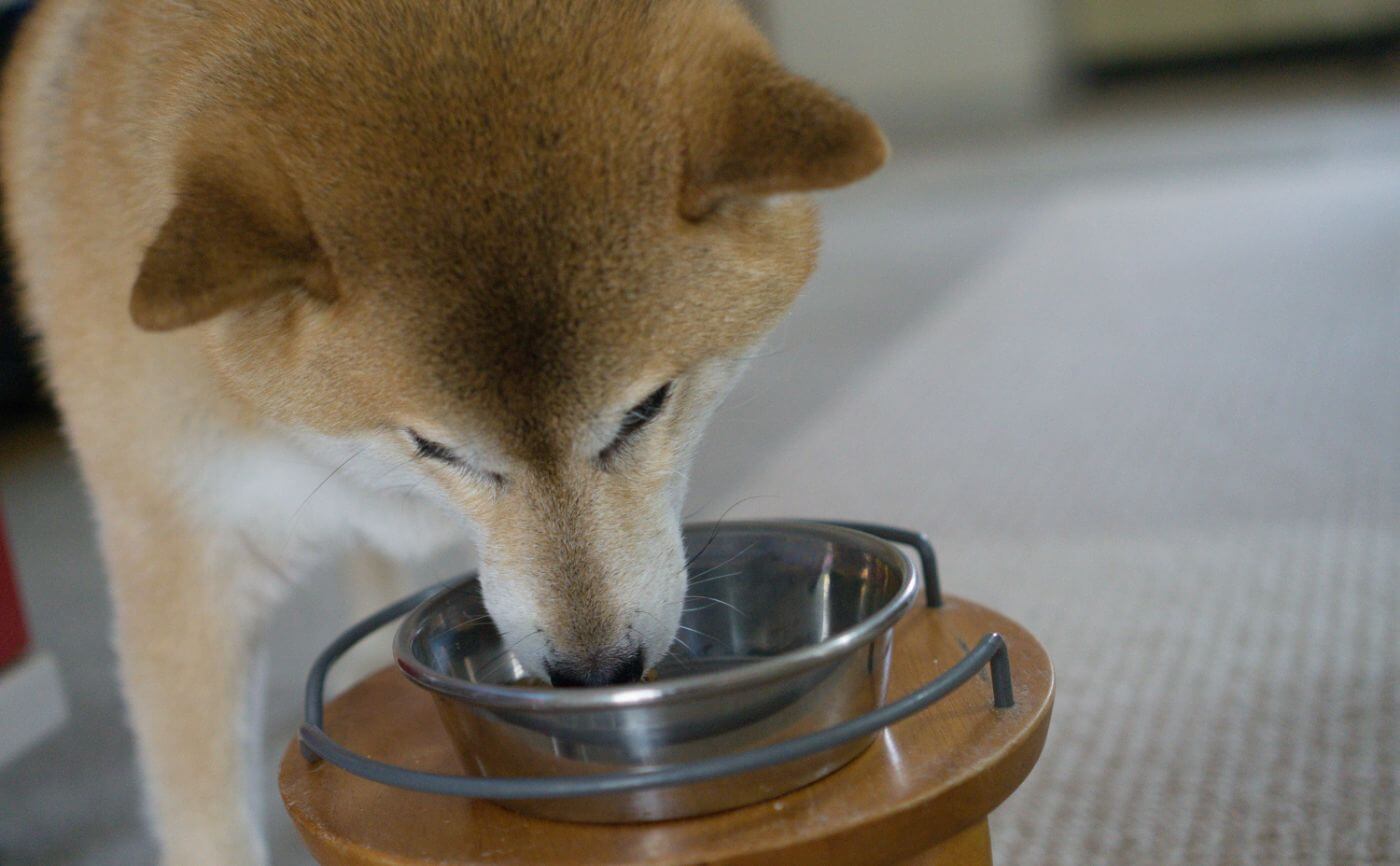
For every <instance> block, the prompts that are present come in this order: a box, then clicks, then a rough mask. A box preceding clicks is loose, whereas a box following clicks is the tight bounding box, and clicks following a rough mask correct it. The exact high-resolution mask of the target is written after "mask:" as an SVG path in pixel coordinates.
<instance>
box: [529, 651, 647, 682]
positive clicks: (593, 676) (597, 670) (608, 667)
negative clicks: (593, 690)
mask: <svg viewBox="0 0 1400 866" xmlns="http://www.w3.org/2000/svg"><path fill="white" fill-rule="evenodd" d="M645 668H646V661H645V660H644V659H643V658H642V650H641V648H640V647H638V648H637V651H636V652H634V653H632V654H631V655H630V656H628V657H626V658H624V659H622V660H621V661H617V660H611V661H602V662H596V663H594V664H592V665H589V666H586V667H584V666H575V665H571V664H569V663H567V662H545V669H546V670H547V671H549V681H550V683H552V684H553V685H554V686H555V688H580V687H586V686H620V685H624V684H626V683H637V682H641V680H642V674H643V673H645V672H646V671H645Z"/></svg>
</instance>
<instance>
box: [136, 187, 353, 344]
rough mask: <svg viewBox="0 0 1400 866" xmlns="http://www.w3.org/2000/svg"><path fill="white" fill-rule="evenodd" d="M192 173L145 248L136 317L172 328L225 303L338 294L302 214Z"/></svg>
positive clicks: (157, 327) (153, 327)
mask: <svg viewBox="0 0 1400 866" xmlns="http://www.w3.org/2000/svg"><path fill="white" fill-rule="evenodd" d="M233 190H234V187H233V185H232V184H230V183H228V182H226V181H223V180H218V179H213V178H211V177H209V176H207V175H200V174H190V175H187V176H186V179H185V181H184V182H183V183H182V184H181V185H180V193H179V200H178V201H177V203H176V205H175V207H174V209H173V210H172V211H171V212H170V215H169V217H168V218H167V219H166V221H165V225H163V226H162V227H161V229H160V232H159V233H158V234H157V235H156V239H155V241H154V242H152V244H151V245H150V247H148V248H147V250H146V255H145V258H144V259H143V260H142V262H141V272H140V275H139V276H138V277H137V278H136V285H135V286H134V287H133V289H132V292H131V318H132V320H133V321H135V322H136V324H137V325H138V326H139V327H141V328H144V329H145V330H148V331H169V330H173V329H175V328H182V327H185V326H187V325H193V324H195V323H197V322H202V321H204V320H205V319H209V318H211V317H213V316H215V315H217V314H219V313H221V312H223V311H225V310H228V309H231V308H234V307H241V306H245V305H248V304H253V303H256V302H258V301H261V300H265V299H267V298H270V297H273V296H274V295H278V294H281V293H282V292H287V291H295V290H302V291H307V292H309V293H311V294H313V295H316V296H320V297H327V298H329V297H331V296H333V295H334V289H333V282H332V280H331V278H330V270H329V267H328V266H327V265H326V263H325V261H324V258H323V256H322V255H321V254H320V252H319V250H318V248H317V246H316V243H315V240H314V239H313V237H312V234H311V230H310V228H309V227H308V226H306V225H305V223H304V221H303V220H302V219H301V218H300V216H299V215H297V216H295V217H291V216H289V215H288V214H286V213H283V214H277V213H276V212H275V211H274V209H273V208H271V207H268V206H266V205H262V204H254V203H253V202H254V193H253V191H252V190H248V191H247V192H244V193H243V194H241V195H240V194H238V193H235V192H234V191H233Z"/></svg>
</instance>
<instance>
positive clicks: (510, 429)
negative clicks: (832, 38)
mask: <svg viewBox="0 0 1400 866" xmlns="http://www.w3.org/2000/svg"><path fill="white" fill-rule="evenodd" d="M3 123H4V128H3V157H4V188H5V205H6V210H7V214H6V216H7V224H8V231H9V238H10V240H11V243H12V246H13V248H14V251H15V254H16V258H17V261H18V266H19V277H20V279H21V281H22V283H23V285H24V287H25V288H24V295H23V306H24V310H25V312H26V315H27V317H28V320H29V322H30V323H31V324H32V327H33V328H34V330H35V331H36V333H37V334H39V336H40V338H41V346H42V356H43V361H44V365H45V367H46V370H47V374H48V377H49V381H50V383H51V385H52V388H53V391H54V393H55V395H56V397H57V400H58V403H59V406H60V408H61V410H62V414H63V417H64V420H65V425H66V429H67V433H68V435H69V438H70V440H71V442H72V444H73V447H74V448H75V450H76V452H77V454H78V457H79V460H80V463H81V467H82V471H83V474H84V477H85V480H86V482H87V484H88V486H89V488H90V490H91V495H92V500H93V502H94V505H95V509H96V512H97V515H98V522H99V526H100V533H101V546H102V551H103V556H104V559H105V562H106V565H107V568H108V570H109V572H110V577H111V586H112V596H113V599H114V601H115V607H116V614H117V619H116V641H117V646H118V650H119V655H120V659H121V677H122V682H123V687H124V690H125V693H126V696H127V700H128V703H129V707H130V717H131V723H132V725H133V727H134V729H135V732H136V737H137V742H138V751H139V758H140V763H141V766H142V769H143V772H144V774H145V778H146V780H147V788H148V791H149V803H150V811H151V814H152V817H153V821H154V824H155V827H156V830H157V835H158V837H159V840H160V842H161V845H162V848H163V851H164V858H165V862H166V863H169V864H176V866H246V864H257V863H262V862H264V861H265V857H266V854H265V850H264V843H263V842H262V841H261V840H260V835H259V833H258V832H257V829H256V820H255V810H254V806H253V805H251V798H250V796H249V788H250V786H252V785H253V782H254V780H253V777H252V776H251V775H250V774H251V773H252V771H251V770H250V768H249V765H250V763H252V761H251V759H250V749H251V747H252V745H253V743H254V742H255V741H256V737H255V735H254V727H253V725H252V724H251V723H250V721H249V718H248V717H249V715H250V712H249V706H250V704H249V700H250V694H251V693H252V692H253V691H254V690H255V679H256V677H255V676H254V675H253V674H252V670H253V669H254V668H255V665H254V663H253V661H254V659H255V658H256V656H257V653H256V648H257V646H258V643H259V632H260V628H261V626H262V623H263V622H264V620H265V618H266V614H267V612H268V611H269V610H270V609H271V607H272V605H273V604H274V603H275V601H276V599H277V598H278V595H279V592H280V591H281V590H282V589H283V588H284V587H285V585H286V582H287V581H289V580H291V579H293V576H294V575H296V574H298V573H301V572H303V571H304V570H305V568H306V566H307V565H308V563H309V562H310V561H312V560H313V559H314V558H319V557H326V556H347V557H349V558H350V559H351V560H352V564H351V565H349V566H347V571H348V573H349V574H350V577H351V579H352V581H353V582H354V584H355V585H356V586H357V587H358V591H359V592H360V593H361V595H362V596H363V597H365V598H367V599H374V600H377V601H382V600H383V599H384V598H385V597H386V596H387V595H390V594H392V592H393V590H394V587H395V578H394V574H395V568H394V563H395V562H397V561H400V560H401V559H403V558H405V557H421V556H422V555H423V554H424V553H425V552H426V551H430V550H432V549H434V548H436V547H439V546H441V545H442V544H445V543H448V542H451V541H453V540H455V539H457V538H459V537H461V535H462V534H463V533H464V532H470V533H471V534H472V535H473V536H474V537H475V539H476V541H477V544H478V547H479V551H480V555H481V559H482V585H483V591H484V593H485V597H486V601H487V605H488V607H489V610H490V611H491V614H492V616H493V618H494V619H495V621H496V623H497V625H498V626H499V628H500V629H501V631H502V633H503V634H504V636H505V637H506V638H507V639H508V640H510V641H512V642H514V643H515V644H516V646H517V652H519V653H520V654H521V655H522V656H523V657H524V658H525V659H526V660H527V662H528V664H529V666H530V667H531V668H532V672H533V673H534V674H535V675H538V676H540V677H547V678H549V679H550V680H552V681H553V682H554V683H555V684H556V685H595V684H603V683H617V682H625V681H630V680H635V679H637V678H638V677H640V676H641V675H642V673H643V671H644V670H645V669H646V668H647V667H648V666H649V665H650V664H652V663H654V662H655V661H656V660H658V659H659V658H660V657H661V656H662V655H663V654H664V653H665V652H666V651H667V649H668V647H669V645H670V644H671V642H672V640H673V637H674V633H675V630H676V626H677V623H678V619H679V615H680V612H681V603H682V599H683V597H684V594H685V586H686V575H685V562H684V559H683V552H682V545H681V536H680V505H681V500H682V497H683V495H684V491H685V485H686V475H687V470H688V467H689V463H690V459H691V455H692V452H693V451H694V449H695V445H696V441H697V439H698V437H699V435H700V433H701V430H702V428H703V427H704V426H705V423H706V420H707V418H708V416H709V415H710V414H711V411H712V410H713V409H714V408H715V406H716V403H717V402H718V401H719V400H720V399H721V398H722V396H723V395H724V394H725V393H726V390H727V389H728V387H729V385H730V383H731V382H732V380H733V379H734V377H735V376H736V375H738V373H739V372H740V370H741V368H742V367H743V359H744V358H745V356H747V355H748V354H750V352H751V350H752V348H753V347H754V345H755V344H756V343H758V342H759V341H761V340H762V339H763V338H764V336H765V335H766V334H767V333H768V332H769V331H770V330H771V329H772V328H773V326H774V325H775V324H776V323H777V321H778V320H779V318H780V317H781V316H782V315H783V314H784V312H785V311H786V310H787V309H788V307H789V305H790V304H791V302H792V301H793V299H794V297H795V296H796V295H797V293H798V291H799V289H800V288H801V286H802V285H803V283H804V282H805V281H806V279H807V277H808V276H809V273H810V271H811V270H812V267H813V262H814V257H815V253H816V248H817V229H816V218H815V211H814V208H813V204H812V203H811V201H810V200H809V198H808V197H806V196H805V195H803V193H806V192H809V191H812V190H817V189H824V188H831V187H836V186H839V185H842V184H846V183H848V182H851V181H855V180H857V179H859V178H861V177H863V176H865V175H867V174H869V173H870V172H872V171H874V170H875V169H876V168H878V167H879V166H880V165H881V163H882V162H883V161H884V160H885V158H886V144H885V140H884V138H883V136H882V135H881V133H880V131H879V130H878V129H877V128H876V126H875V125H874V124H873V123H872V122H871V121H870V120H869V119H868V118H867V117H866V116H865V115H863V114H862V113H860V112H859V111H857V110H856V109H854V108H852V107H851V106H850V105H848V104H847V103H846V102H844V101H842V100H841V99H839V98H837V97H835V96H833V95H831V94H830V93H828V92H826V91H825V90H823V89H821V88H820V87H818V86H817V85H815V84H813V83H811V82H809V81H807V80H805V79H802V78H800V77H797V76H795V75H793V74H791V73H789V72H787V71H785V70H784V69H783V68H782V67H781V66H780V65H779V64H778V63H777V61H776V60H775V59H774V56H773V52H772V50H771V48H770V47H769V45H768V44H767V43H766V42H765V40H764V39H763V37H762V36H760V35H759V34H758V32H757V31H756V30H755V28H754V27H753V26H752V24H751V23H750V22H749V20H748V19H747V18H746V17H745V15H744V13H743V12H742V11H741V10H740V9H739V7H738V6H737V5H735V3H733V2H731V0H45V2H42V3H40V5H39V7H38V9H37V11H36V12H35V13H34V15H33V17H32V19H31V20H30V21H28V22H27V24H26V27H25V30H24V32H23V33H22V35H21V38H20V42H19V44H18V46H17V49H16V52H15V56H14V58H13V60H12V62H11V64H10V66H9V69H8V71H7V74H6V80H5V90H4V103H3Z"/></svg>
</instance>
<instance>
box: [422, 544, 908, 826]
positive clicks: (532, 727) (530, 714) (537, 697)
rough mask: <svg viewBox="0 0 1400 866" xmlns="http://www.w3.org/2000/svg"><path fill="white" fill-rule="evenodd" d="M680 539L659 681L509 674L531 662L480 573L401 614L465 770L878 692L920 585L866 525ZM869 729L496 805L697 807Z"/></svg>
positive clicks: (779, 775)
mask: <svg viewBox="0 0 1400 866" xmlns="http://www.w3.org/2000/svg"><path fill="white" fill-rule="evenodd" d="M686 547H687V549H688V552H689V555H690V556H692V557H694V561H693V562H692V564H691V566H690V575H691V585H692V590H691V591H692V595H693V596H695V598H692V600H691V602H690V606H689V608H688V609H687V612H686V613H685V616H684V618H683V620H682V624H683V626H684V628H682V630H681V633H680V637H679V638H678V639H677V646H676V647H675V648H674V651H673V652H672V653H670V654H669V655H668V656H667V658H666V660H665V662H663V663H662V664H660V665H659V666H658V667H657V669H656V673H657V679H656V680H655V681H653V682H650V683H643V684H640V685H629V686H611V687H604V688H592V689H552V688H540V687H531V686H528V685H517V684H516V683H519V682H520V681H521V680H522V679H524V676H525V670H524V668H523V667H522V666H521V664H520V662H519V660H518V659H516V658H515V657H514V656H512V655H511V654H510V652H509V650H508V648H507V647H506V646H504V645H503V642H502V640H501V636H500V634H499V633H498V632H497V631H496V629H495V627H494V626H493V625H492V624H491V622H490V620H489V618H488V617H486V615H485V614H486V610H485V607H484V606H483V604H482V601H481V594H480V588H479V586H478V584H477V583H476V581H475V580H470V581H467V582H465V583H462V584H458V585H456V586H453V587H451V588H449V589H447V590H444V591H443V592H441V593H439V594H438V595H436V596H434V597H433V598H431V599H429V600H428V601H427V602H425V603H423V604H422V605H420V606H419V607H418V608H417V609H415V610H414V611H413V612H411V613H410V614H409V615H408V616H407V618H405V620H404V621H403V623H402V625H401V626H400V628H399V631H398V634H397V636H396V638H395V641H394V655H395V658H396V659H397V661H398V663H399V666H400V667H401V668H402V669H403V671H404V672H405V673H406V674H407V675H408V676H409V678H410V679H412V680H413V681H414V682H416V683H417V684H419V685H421V686H423V687H424V688H426V689H428V690H430V691H431V692H432V694H433V698H434V700H435V701H436V703H437V707H438V711H439V713H440V715H441V717H442V721H443V724H444V726H445V727H446V729H447V732H448V734H449V735H450V736H451V738H452V742H453V744H454V745H455V747H456V749H457V752H458V754H459V755H460V757H461V760H462V766H463V768H464V769H465V771H466V772H467V774H468V775H475V776H485V777H503V776H533V777H539V776H572V775H582V774H589V773H605V772H617V771H619V770H623V771H625V770H633V769H651V768H656V767H661V766H666V765H671V764H677V763H682V762H688V761H696V760H700V759H704V758H711V757H715V756H717V755H725V754H731V753H734V752H740V751H747V750H750V749H754V748H757V747H759V746H764V745H767V744H770V743H775V742H779V741H782V740H788V739H792V738H793V737H797V736H800V735H802V734H807V733H812V732H815V731H820V730H824V729H826V728H830V727H832V726H833V725H836V724H839V723H841V722H844V721H846V720H849V719H852V718H855V717H857V716H860V715H862V714H864V713H867V712H869V711H870V710H872V709H875V708H876V707H879V706H881V705H882V704H883V703H884V701H885V691H886V685H887V683H888V675H889V661H890V650H891V646H892V642H893V632H892V629H893V627H894V624H895V623H896V622H897V621H898V620H899V618H900V617H901V616H902V615H903V614H904V613H905V612H906V611H907V610H908V609H909V607H910V605H911V604H912V603H913V601H914V597H915V594H916V586H915V570H914V568H913V566H912V565H911V564H910V562H909V560H908V559H907V558H906V557H905V556H904V554H903V553H902V552H901V551H900V550H899V549H897V548H895V547H894V546H892V545H890V544H888V543H887V542H884V541H881V540H880V539H878V538H875V537H874V536H871V535H866V534H865V533H862V532H855V531H852V530H849V529H842V528H839V527H835V526H829V525H824V524H816V523H798V522H779V521H771V522H770V521H751V522H734V523H725V524H713V525H697V526H691V527H688V528H687V531H686ZM702 596H703V598H701V597H702ZM874 736H875V735H873V734H872V735H870V736H869V737H866V738H864V739H860V740H856V741H854V742H851V743H847V744H845V745H842V746H838V747H836V748H833V749H830V750H828V751H825V752H821V753H818V754H815V755H812V756H810V757H807V758H804V759H802V760H798V761H794V762H790V763H785V764H778V765H775V766H771V767H767V768H764V769H761V770H755V771H752V772H748V773H744V774H741V775H737V776H731V777H728V778H724V779H717V780H713V781H707V782H700V783H694V784H690V785H682V786H677V787H671V788H658V789H653V790H644V791H636V792H629V793H624V794H607V795H600V796H595V797H585V798H577V799H535V800H511V801H500V802H501V805H503V806H507V807H509V808H512V809H516V810H519V811H522V812H527V813H530V814H534V815H541V816H544V817H549V818H555V819H561V820H569V821H588V822H600V823H614V822H627V821H658V820H664V819H669V818H680V817H686V816H692V815H703V814H706V813H709V812H716V811H720V810H723V809H729V808H734V807H736V806H742V805H746V804H748V803H754V802H758V801H760V800H765V799H768V798H771V797H776V796H779V795H782V794H784V793H787V792H788V791H791V790H794V789H795V788H799V787H801V786H803V785H806V784H809V783H811V782H814V781H816V780H817V779H820V778H822V777H823V776H826V775H827V774H829V773H831V772H833V771H834V770H836V769H838V768H839V767H841V766H842V765H844V764H845V763H846V762H848V761H850V760H851V759H852V758H854V757H855V756H856V755H858V754H860V752H861V751H863V750H864V749H865V748H866V747H867V746H869V744H870V743H871V742H872V741H873V739H874Z"/></svg>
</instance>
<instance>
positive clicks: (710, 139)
mask: <svg viewBox="0 0 1400 866" xmlns="http://www.w3.org/2000/svg"><path fill="white" fill-rule="evenodd" d="M722 77H723V78H724V79H725V80H727V82H728V84H727V87H725V88H724V89H723V90H721V92H720V94H719V99H720V100H721V102H720V103H719V104H718V105H716V106H715V107H713V108H711V109H710V110H707V111H703V112H702V115H701V117H702V119H701V121H700V123H699V124H697V125H696V127H694V128H692V131H691V139H692V140H691V143H690V145H689V154H688V155H689V165H688V166H687V177H686V185H685V192H684V195H683V199H682V202H681V209H682V212H683V213H684V214H685V215H686V216H687V217H690V218H692V219H695V218H699V217H701V216H703V215H704V214H706V213H708V212H709V211H710V210H712V209H713V208H714V207H715V205H716V204H718V203H719V202H721V201H723V200H724V199H726V198H730V197H734V196H767V195H775V194H779V193H792V192H811V191H813V190H820V189H831V188H834V187H839V186H845V185H846V184H848V183H853V182H855V181H857V180H860V179H861V178H863V177H865V176H867V175H869V174H871V173H873V172H874V171H875V170H876V169H878V168H880V166H882V165H884V163H885V160H886V159H887V158H888V157H889V143H888V142H887V141H886V139H885V136H884V134H883V133H882V132H881V131H880V128H879V127H878V126H876V125H875V121H873V120H871V119H870V118H869V117H868V116H867V115H866V114H865V113H864V112H862V111H860V110H859V109H857V108H855V107H854V106H852V105H851V104H850V103H849V102H847V101H846V100H844V99H842V98H841V97H839V96H837V95H835V94H834V93H831V92H830V91H828V90H826V89H824V88H822V87H821V86H819V85H817V84H815V83H814V82H812V81H809V80H807V79H805V78H802V77H800V76H798V75H794V74H793V73H791V72H788V71H787V70H786V69H783V68H782V67H781V66H780V65H778V63H777V62H776V61H775V60H773V59H771V58H769V57H766V56H762V55H754V54H741V55H739V56H737V57H731V58H729V61H728V63H727V68H726V69H725V71H724V73H723V76H722Z"/></svg>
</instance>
